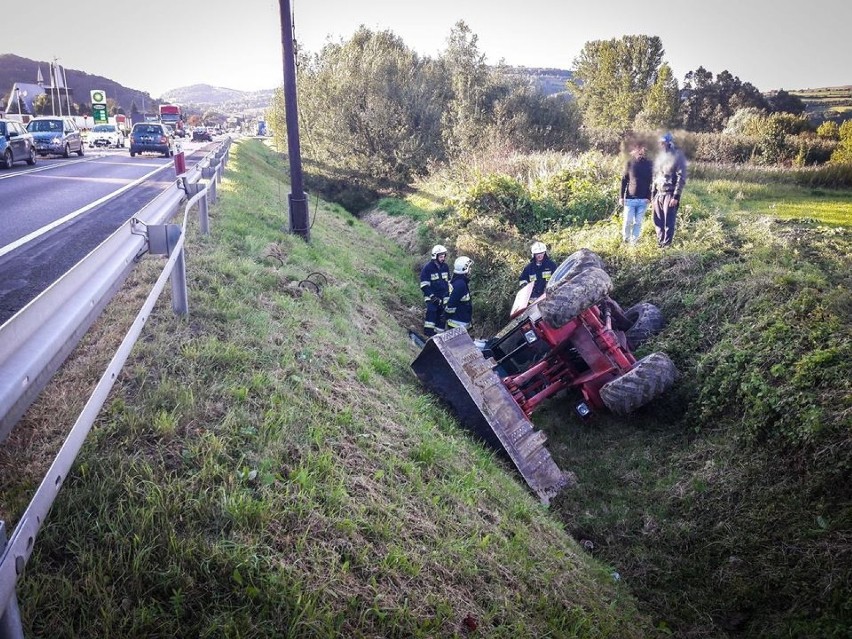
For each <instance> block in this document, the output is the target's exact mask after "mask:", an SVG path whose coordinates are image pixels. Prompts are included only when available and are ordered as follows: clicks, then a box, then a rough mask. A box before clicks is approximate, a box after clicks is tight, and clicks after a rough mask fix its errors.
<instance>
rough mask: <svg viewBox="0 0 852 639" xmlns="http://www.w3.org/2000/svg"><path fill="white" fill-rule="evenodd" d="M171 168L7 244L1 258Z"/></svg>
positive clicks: (3, 248) (144, 176) (1, 250)
mask: <svg viewBox="0 0 852 639" xmlns="http://www.w3.org/2000/svg"><path fill="white" fill-rule="evenodd" d="M62 166H67V163H65V164H63V165H62ZM170 166H171V164H165V165H163V166H161V167H159V168H156V169H154V170H153V171H150V172H149V173H146V174H145V175H143V176H142V177H141V178H139V179H138V180H136V181H134V182H131V183H130V184H127V185H125V186H123V187H121V188H120V189H118V190H117V191H113V192H112V193H108V194H107V195H105V196H103V197H102V198H100V199H99V200H95V201H94V202H92V203H91V204H87V205H86V206H84V207H83V208H81V209H77V210H76V211H73V212H71V213H69V214H68V215H66V216H65V217H63V218H60V219H58V220H54V221H53V222H51V223H50V224H48V225H46V226H42V227H41V228H40V229H36V230H35V231H33V232H32V233H30V234H29V235H25V236H24V237H22V238H20V239H18V240H15V241H14V242H12V243H11V244H7V245H6V246H4V247H2V248H0V257H3V256H4V255H6V254H7V253H11V252H12V251H14V250H15V249H16V248H19V247H21V246H23V245H24V244H26V243H27V242H32V241H33V240H34V239H36V238H38V237H41V236H42V235H44V234H45V233H47V232H49V231H52V230H53V229H55V228H56V227H57V226H60V225H62V224H65V222H67V221H69V220H73V219H74V218H75V217H77V216H79V215H82V214H83V213H85V212H86V211H91V210H92V209H93V208H95V207H97V206H100V205H101V204H103V203H104V202H108V201H109V200H111V199H113V198H114V197H117V196H119V195H121V194H122V193H124V192H125V191H127V190H129V189H132V188H133V187H134V186H137V185H138V184H140V183H142V182H144V181H145V180H147V179H148V178H149V177H151V176H152V175H154V174H155V173H159V172H160V171H162V170H164V169H167V168H169V167H170Z"/></svg>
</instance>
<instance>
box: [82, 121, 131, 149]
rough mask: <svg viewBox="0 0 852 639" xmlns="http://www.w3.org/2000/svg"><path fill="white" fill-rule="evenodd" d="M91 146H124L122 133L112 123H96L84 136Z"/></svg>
mask: <svg viewBox="0 0 852 639" xmlns="http://www.w3.org/2000/svg"><path fill="white" fill-rule="evenodd" d="M86 139H87V140H88V143H89V146H91V147H115V148H117V149H118V148H121V147H123V146H124V134H123V133H122V132H121V131H119V130H118V128H117V127H116V126H115V125H114V124H97V125H95V128H93V129H92V130H91V131H89V135H88V136H87V138H86Z"/></svg>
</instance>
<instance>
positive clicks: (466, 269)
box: [453, 255, 473, 275]
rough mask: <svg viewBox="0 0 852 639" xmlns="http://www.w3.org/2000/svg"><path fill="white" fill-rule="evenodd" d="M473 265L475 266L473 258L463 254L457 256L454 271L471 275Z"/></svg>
mask: <svg viewBox="0 0 852 639" xmlns="http://www.w3.org/2000/svg"><path fill="white" fill-rule="evenodd" d="M471 266H473V260H472V259H470V258H469V257H465V256H464V255H462V256H461V257H457V258H456V263H455V264H454V265H453V273H461V274H462V275H469V274H470V267H471Z"/></svg>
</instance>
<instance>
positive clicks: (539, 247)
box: [530, 242, 547, 257]
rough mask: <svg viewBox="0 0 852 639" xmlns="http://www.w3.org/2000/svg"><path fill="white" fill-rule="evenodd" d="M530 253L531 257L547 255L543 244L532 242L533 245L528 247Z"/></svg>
mask: <svg viewBox="0 0 852 639" xmlns="http://www.w3.org/2000/svg"><path fill="white" fill-rule="evenodd" d="M530 253H531V254H532V256H533V257H535V256H536V255H538V254H539V253H547V246H546V245H545V243H544V242H533V245H532V246H531V247H530Z"/></svg>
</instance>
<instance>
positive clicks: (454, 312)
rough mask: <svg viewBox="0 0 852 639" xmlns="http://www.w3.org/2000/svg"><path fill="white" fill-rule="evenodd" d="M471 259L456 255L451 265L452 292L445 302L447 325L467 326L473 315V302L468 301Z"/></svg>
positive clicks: (453, 326)
mask: <svg viewBox="0 0 852 639" xmlns="http://www.w3.org/2000/svg"><path fill="white" fill-rule="evenodd" d="M472 266H473V260H472V259H470V258H469V257H464V256H461V257H457V258H456V263H455V264H454V265H453V280H452V282H451V283H450V288H451V289H452V292H451V293H450V301H449V302H447V327H448V328H467V327H468V326H470V321H471V318H472V317H473V304H472V302H471V301H470V286H469V285H468V282H470V268H471V267H472Z"/></svg>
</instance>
